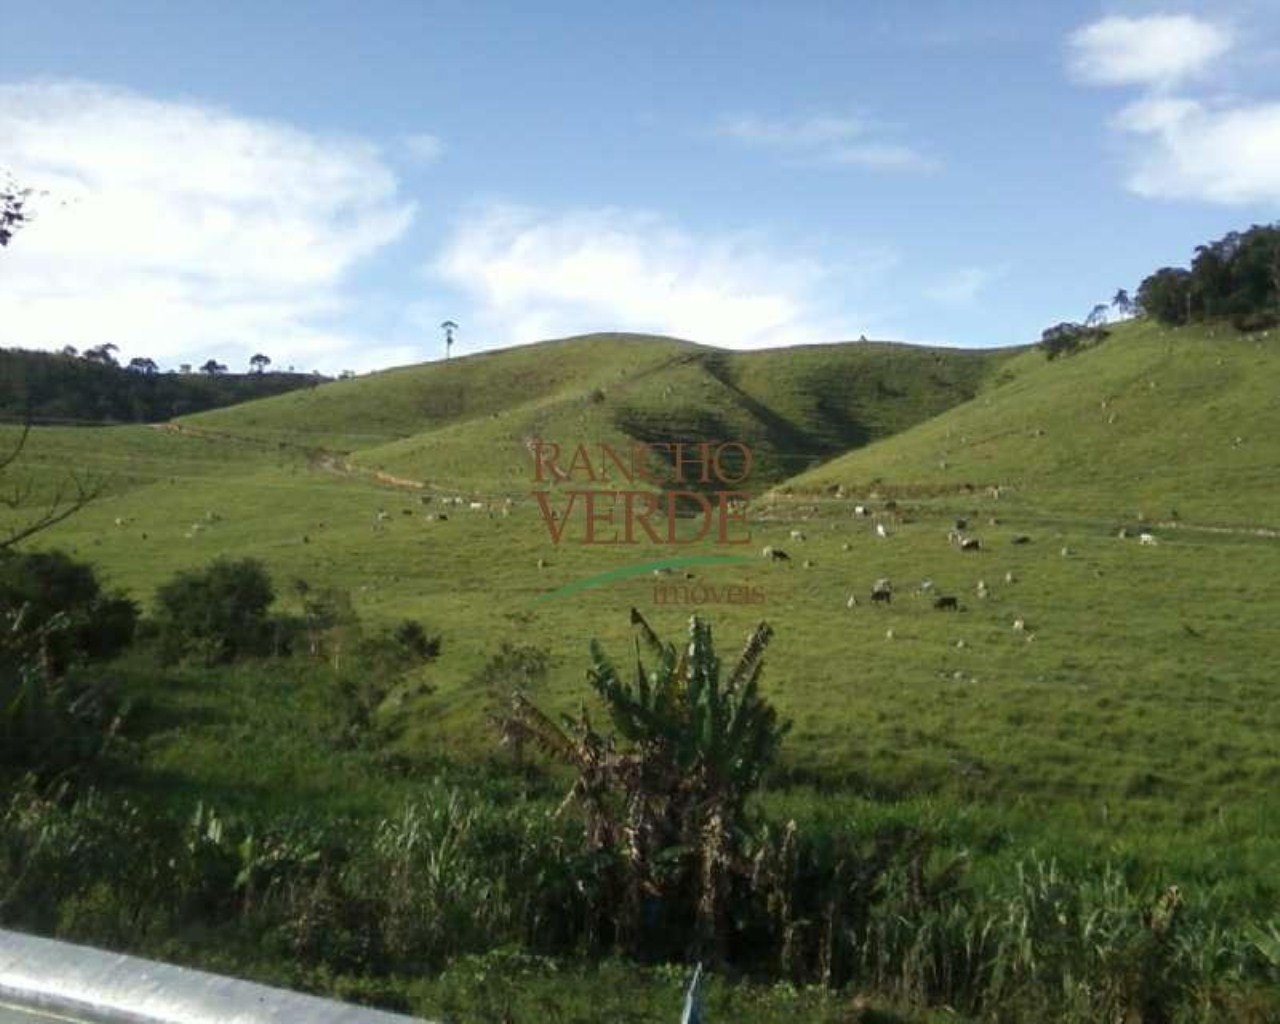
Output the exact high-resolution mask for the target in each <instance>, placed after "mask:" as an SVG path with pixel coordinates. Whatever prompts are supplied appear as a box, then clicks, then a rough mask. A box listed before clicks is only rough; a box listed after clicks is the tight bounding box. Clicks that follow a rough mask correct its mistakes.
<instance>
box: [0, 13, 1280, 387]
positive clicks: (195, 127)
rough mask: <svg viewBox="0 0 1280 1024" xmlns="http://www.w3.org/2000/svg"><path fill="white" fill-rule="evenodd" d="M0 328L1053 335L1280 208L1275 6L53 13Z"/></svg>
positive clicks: (353, 339) (1, 82) (11, 77)
mask: <svg viewBox="0 0 1280 1024" xmlns="http://www.w3.org/2000/svg"><path fill="white" fill-rule="evenodd" d="M18 24H19V28H20V31H18V33H17V34H16V37H15V40H14V42H13V43H11V44H10V45H8V46H6V47H5V52H4V54H3V56H0V168H7V169H8V170H9V171H10V172H11V173H12V174H13V175H14V176H15V178H16V180H18V181H19V183H20V184H23V185H31V186H35V187H38V188H42V189H47V190H48V192H49V195H48V196H46V197H43V198H42V200H41V205H40V206H39V207H38V211H37V212H38V214H39V217H38V220H37V221H35V222H34V223H32V224H31V225H30V226H29V227H27V228H26V229H25V230H24V231H23V232H22V233H21V234H19V235H18V236H17V237H16V238H15V240H14V242H13V244H12V245H11V246H10V247H9V248H8V249H7V250H5V251H4V252H3V253H0V345H6V346H12V345H21V346H24V347H48V348H56V347H61V346H62V345H64V344H73V345H76V346H78V347H81V348H83V347H87V346H88V345H91V344H99V343H102V342H105V341H112V342H115V343H116V344H118V345H119V346H120V348H121V351H122V354H123V355H124V357H125V358H126V359H127V358H128V357H130V356H134V355H149V356H152V357H154V358H157V359H158V360H159V361H160V362H161V363H162V364H163V365H166V366H167V365H173V364H176V363H179V362H194V363H200V362H203V361H204V359H206V358H209V357H216V358H218V359H220V360H221V361H223V362H226V363H228V364H230V365H232V366H233V368H238V367H240V366H242V365H243V364H244V363H245V362H246V361H247V359H248V356H249V355H251V354H253V353H254V352H257V351H262V352H265V353H267V354H268V355H270V356H271V357H272V359H273V360H274V361H275V364H276V365H277V366H285V365H296V366H297V367H298V368H300V369H313V368H316V369H320V370H323V371H328V372H332V371H337V370H340V369H347V368H350V369H356V370H361V371H363V370H369V369H374V368H378V367H382V366H388V365H393V364H399V363H406V362H416V361H421V360H423V359H428V358H439V357H440V356H441V354H442V344H441V341H440V331H439V328H438V325H439V323H440V321H442V320H444V319H446V318H449V319H453V320H456V321H457V322H458V323H460V324H461V330H460V331H459V334H458V342H457V345H456V346H455V354H461V353H465V352H472V351H479V350H482V349H487V348H494V347H500V346H505V345H509V344H516V343H524V342H530V341H535V340H539V339H540V338H544V337H551V336H560V335H564V334H570V333H579V332H586V331H593V330H613V329H619V330H636V331H652V332H658V333H669V334H674V335H677V336H681V337H688V338H691V339H693V340H697V341H703V342H707V343H711V344H721V345H727V346H732V347H739V348H754V347H761V346H765V345H784V344H797V343H805V342H815V341H837V340H845V339H851V338H857V337H859V336H860V335H864V334H865V335H866V336H868V337H871V338H889V339H897V340H905V341H915V342H928V343H942V344H951V345H964V346H987V345H1005V344H1014V343H1020V342H1025V341H1029V340H1034V339H1035V338H1036V337H1038V335H1039V332H1040V330H1041V329H1042V328H1043V327H1045V326H1048V325H1049V324H1051V323H1054V322H1057V321H1059V320H1062V319H1079V318H1083V317H1084V316H1085V315H1086V314H1087V313H1088V311H1089V309H1090V308H1091V307H1092V306H1093V304H1094V303H1095V302H1099V301H1106V300H1108V299H1109V298H1110V297H1111V296H1112V295H1113V294H1114V292H1115V290H1116V289H1117V288H1119V287H1126V288H1129V289H1134V288H1136V286H1137V284H1138V282H1139V281H1140V280H1141V278H1142V277H1143V276H1144V275H1145V274H1146V273H1148V272H1149V271H1151V270H1152V269H1154V268H1155V267H1157V266H1159V265H1163V264H1176V263H1185V262H1186V260H1187V259H1188V258H1189V257H1190V255H1191V251H1192V249H1193V247H1194V246H1195V245H1196V244H1198V243H1200V242H1203V241H1206V240H1208V239H1211V238H1216V237H1219V236H1220V235H1222V234H1224V233H1226V232H1227V231H1228V230H1231V229H1233V228H1240V227H1244V226H1247V225H1249V224H1251V223H1257V222H1272V221H1275V220H1277V219H1280V8H1277V6H1276V5H1275V4H1274V3H1270V2H1269V3H1263V2H1250V0H1221V2H1217V3H1213V4H1211V5H1210V4H1146V3H1144V4H1134V3H1116V4H1095V3H1078V4H1077V3H1068V2H1062V3H1054V4H1026V3H1022V2H1009V3H954V2H951V3H943V2H925V0H915V2H910V3H907V2H901V0H898V2H865V3H855V2H851V0H850V2H844V3H811V2H802V0H796V2H787V3H783V2H776V3H745V2H740V3H713V2H695V3H679V4H664V3H656V2H649V3H644V4H599V3H591V4H588V3H564V2H553V3H548V4H543V5H530V4H525V3H502V4H499V3H482V2H477V3H426V2H416V3H409V2H405V3H399V2H375V3H370V4H366V5H362V6H361V7H360V8H359V9H358V10H357V9H356V8H355V7H354V6H353V5H350V4H339V3H327V2H326V3H307V4H302V3H296V4H294V3H271V4H263V3H256V2H255V3H228V2H220V3H192V2H184V3H181V4H172V3H159V2H157V3H149V4H142V3H115V4H111V5H105V4H100V3H71V2H59V0H48V2H44V3H41V4H38V5H30V6H29V7H28V8H26V9H24V10H23V11H22V16H21V18H20V19H19V20H18Z"/></svg>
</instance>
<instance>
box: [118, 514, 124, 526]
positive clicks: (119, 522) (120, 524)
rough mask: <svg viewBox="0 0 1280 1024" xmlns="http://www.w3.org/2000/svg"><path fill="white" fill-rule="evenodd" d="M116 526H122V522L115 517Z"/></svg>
mask: <svg viewBox="0 0 1280 1024" xmlns="http://www.w3.org/2000/svg"><path fill="white" fill-rule="evenodd" d="M116 526H124V520H123V519H121V518H120V517H119V516H116Z"/></svg>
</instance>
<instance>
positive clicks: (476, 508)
mask: <svg viewBox="0 0 1280 1024" xmlns="http://www.w3.org/2000/svg"><path fill="white" fill-rule="evenodd" d="M467 507H468V508H470V509H471V511H472V512H483V511H484V502H483V501H473V502H471V503H470V504H469V505H468V506H467Z"/></svg>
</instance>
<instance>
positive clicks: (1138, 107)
mask: <svg viewBox="0 0 1280 1024" xmlns="http://www.w3.org/2000/svg"><path fill="white" fill-rule="evenodd" d="M1115 126H1116V127H1117V128H1118V129H1119V130H1121V131H1123V132H1126V133H1128V134H1130V135H1132V136H1135V137H1136V138H1137V139H1138V140H1140V141H1139V143H1138V146H1137V147H1136V149H1135V153H1134V156H1133V165H1132V167H1131V169H1130V171H1129V173H1128V177H1127V180H1126V184H1127V185H1128V187H1129V188H1130V189H1131V190H1132V191H1133V192H1136V193H1137V194H1138V195H1141V196H1146V197H1149V198H1159V199H1200V200H1205V201H1208V202H1214V203H1223V204H1244V203H1255V202H1257V203H1271V204H1280V103H1262V104H1255V105H1249V106H1237V107H1231V108H1222V109H1215V108H1211V107H1209V106H1207V105H1205V104H1203V103H1199V102H1196V101H1194V100H1180V99H1177V100H1176V99H1146V100H1140V101H1138V102H1136V103H1132V104H1130V105H1129V106H1127V107H1125V108H1124V109H1123V110H1121V112H1120V113H1119V115H1118V116H1117V117H1116V119H1115Z"/></svg>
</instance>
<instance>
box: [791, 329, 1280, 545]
mask: <svg viewBox="0 0 1280 1024" xmlns="http://www.w3.org/2000/svg"><path fill="white" fill-rule="evenodd" d="M997 382H998V383H997V384H996V386H994V387H992V388H990V389H988V390H986V391H984V392H983V394H982V395H981V397H980V398H979V399H978V400H976V401H973V402H969V403H967V404H965V405H963V406H960V407H957V408H955V409H952V410H950V411H949V412H947V413H945V414H943V415H941V416H938V417H937V418H936V419H932V420H930V421H929V422H927V423H921V424H918V425H917V426H915V427H914V428H912V429H911V430H908V431H905V432H903V433H901V434H898V435H896V436H894V437H892V438H889V439H887V440H885V441H883V442H881V443H879V444H876V445H872V446H870V447H867V448H865V449H862V450H859V451H856V452H852V453H850V454H848V455H846V456H844V457H843V458H840V459H837V460H834V461H832V462H830V463H828V464H826V465H824V466H822V467H821V468H819V469H817V470H815V471H813V472H811V473H806V474H803V475H800V476H798V477H797V478H796V479H794V480H792V481H789V482H788V486H789V487H790V488H791V489H792V490H794V491H795V492H797V493H805V492H813V493H817V492H821V491H823V490H825V489H829V488H833V487H836V486H843V487H845V488H846V489H847V490H849V491H850V492H852V493H856V494H865V493H867V492H869V491H873V490H875V491H879V492H881V493H883V494H885V495H886V496H888V495H891V494H899V495H902V494H907V495H917V496H920V495H929V494H934V495H948V496H961V495H964V494H966V493H967V492H968V489H969V488H970V487H973V488H976V489H977V490H978V491H979V492H981V491H984V490H985V489H986V488H988V487H991V486H999V487H1000V488H1001V490H1002V497H1001V500H1000V505H999V507H1000V508H1003V509H1006V510H1010V509H1018V510H1020V511H1025V510H1031V509H1035V510H1036V511H1037V512H1038V513H1040V514H1046V515H1048V514H1059V513H1061V514H1069V515H1087V516H1093V517H1106V518H1114V519H1118V520H1124V521H1129V520H1136V519H1138V518H1140V517H1141V518H1145V519H1146V520H1148V521H1170V522H1176V521H1182V522H1196V523H1201V524H1225V525H1231V526H1263V527H1272V528H1275V527H1280V512H1278V510H1277V506H1276V503H1275V481H1276V478H1277V477H1276V473H1277V470H1278V469H1280V406H1278V405H1277V403H1276V388H1277V384H1278V383H1280V344H1278V343H1277V339H1276V338H1274V337H1270V336H1267V335H1246V334H1239V333H1237V332H1236V331H1235V330H1233V329H1231V328H1230V327H1225V326H1219V327H1207V328H1206V327H1202V326H1197V327H1191V328H1181V329H1173V328H1162V327H1160V326H1158V325H1156V324H1154V323H1150V322H1147V321H1138V322H1134V323H1130V324H1126V325H1122V326H1120V327H1117V328H1116V329H1115V330H1114V331H1113V334H1112V336H1111V337H1110V338H1109V339H1108V340H1107V341H1105V342H1104V343H1103V344H1102V345H1100V346H1098V347H1096V348H1092V349H1089V350H1086V351H1084V352H1081V353H1080V354H1078V355H1075V356H1072V357H1069V358H1065V359H1060V360H1057V361H1054V362H1048V361H1046V360H1045V359H1044V357H1043V356H1042V355H1041V354H1040V353H1038V352H1027V353H1025V354H1023V355H1021V356H1018V357H1016V358H1015V359H1013V360H1011V361H1010V362H1009V363H1007V364H1006V365H1005V366H1004V367H1002V370H1001V373H1000V375H999V376H998V378H997Z"/></svg>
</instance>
